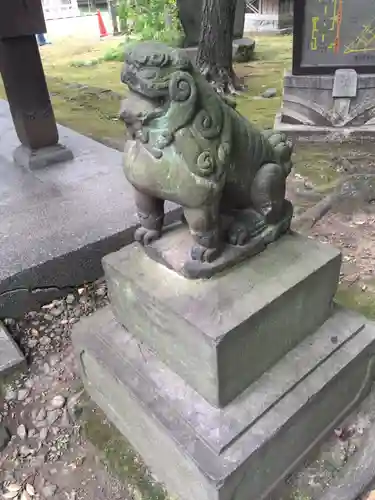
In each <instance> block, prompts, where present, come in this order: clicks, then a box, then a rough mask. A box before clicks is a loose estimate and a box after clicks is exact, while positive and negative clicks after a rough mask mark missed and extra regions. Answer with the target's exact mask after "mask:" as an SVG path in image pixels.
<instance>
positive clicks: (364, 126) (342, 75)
mask: <svg viewBox="0 0 375 500" xmlns="http://www.w3.org/2000/svg"><path fill="white" fill-rule="evenodd" d="M275 127H276V128H277V129H278V130H282V131H285V132H290V133H297V134H307V135H322V136H324V137H326V136H327V135H330V134H331V135H332V134H334V135H336V136H337V137H341V138H345V137H348V136H356V135H359V136H362V137H363V136H366V135H370V136H371V135H373V134H374V133H375V75H366V74H357V73H356V72H355V71H354V70H337V71H336V73H335V75H293V74H291V73H286V75H285V77H284V94H283V102H282V108H281V111H280V113H279V114H278V115H277V117H276V121H275Z"/></svg>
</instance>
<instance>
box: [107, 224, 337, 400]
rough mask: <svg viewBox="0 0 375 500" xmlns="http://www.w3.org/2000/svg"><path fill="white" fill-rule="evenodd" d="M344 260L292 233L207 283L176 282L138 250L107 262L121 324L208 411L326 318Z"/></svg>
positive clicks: (134, 248)
mask: <svg viewBox="0 0 375 500" xmlns="http://www.w3.org/2000/svg"><path fill="white" fill-rule="evenodd" d="M172 250H173V249H172ZM340 263H341V257H340V253H339V251H337V250H335V249H333V248H331V247H329V246H327V245H323V244H320V243H318V242H316V241H312V240H309V239H307V238H304V237H301V236H299V235H296V234H291V235H285V236H283V237H282V238H281V239H280V240H279V241H278V242H276V243H274V244H272V245H270V246H268V247H267V249H266V250H265V251H264V252H262V253H261V254H259V255H258V256H256V257H254V258H253V259H250V261H246V262H243V263H242V264H239V265H237V266H236V267H234V268H233V269H231V270H230V271H229V272H228V271H227V272H226V273H223V274H220V275H217V276H216V277H215V278H213V279H210V280H207V281H202V280H201V281H192V280H186V279H184V278H182V277H181V276H179V275H178V274H176V273H175V272H173V271H170V270H168V269H166V268H165V267H164V266H162V265H161V264H158V263H157V262H155V261H153V260H152V259H150V258H149V257H148V256H147V255H145V253H144V252H143V249H142V248H141V247H139V246H138V245H137V244H134V245H132V246H128V247H127V248H124V249H122V250H120V251H119V252H117V253H115V254H111V255H108V256H106V257H105V258H104V260H103V265H104V269H105V273H106V277H107V281H108V287H109V294H110V299H111V303H112V306H113V308H114V311H115V315H116V317H117V318H118V320H119V321H120V322H121V323H122V324H123V325H124V326H125V327H126V328H127V330H129V331H130V332H132V334H134V335H135V336H136V337H137V338H138V339H139V340H140V341H141V342H144V343H145V344H146V345H148V346H149V347H151V348H152V349H153V350H154V351H155V352H156V353H157V354H158V355H159V356H160V358H161V359H162V360H163V361H164V362H165V363H166V364H167V365H168V366H170V367H171V368H172V369H173V370H175V371H176V372H177V373H178V374H179V375H180V376H181V377H182V378H184V379H185V380H186V381H187V382H188V383H189V384H190V385H191V386H192V387H194V388H195V389H196V391H197V392H198V393H200V394H201V395H202V396H204V397H205V398H206V399H207V400H208V401H210V402H211V403H212V404H214V405H224V404H226V403H228V402H229V401H231V400H232V399H233V398H234V397H236V396H237V395H238V394H239V393H240V392H241V391H242V390H244V389H245V388H246V387H247V386H248V385H249V384H250V383H251V382H253V381H254V380H256V379H257V378H258V377H259V376H260V375H261V374H262V373H263V372H264V371H266V370H267V369H268V368H269V367H270V366H271V365H272V364H273V363H275V362H276V361H277V360H278V359H280V358H281V357H282V356H283V355H284V354H285V353H286V352H287V351H289V350H290V349H291V348H292V347H294V346H295V345H296V344H297V343H298V342H300V341H301V340H302V339H303V338H305V337H306V336H307V335H309V334H310V333H312V332H313V331H315V330H316V328H318V327H319V326H320V325H321V324H322V323H323V322H324V321H325V320H326V319H327V317H328V316H329V314H330V312H331V300H332V297H333V295H334V293H335V292H336V288H337V284H338V279H339V273H340Z"/></svg>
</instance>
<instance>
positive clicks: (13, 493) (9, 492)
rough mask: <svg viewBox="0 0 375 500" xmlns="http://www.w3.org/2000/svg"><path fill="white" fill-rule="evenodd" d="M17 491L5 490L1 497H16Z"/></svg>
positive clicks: (8, 498) (8, 499)
mask: <svg viewBox="0 0 375 500" xmlns="http://www.w3.org/2000/svg"><path fill="white" fill-rule="evenodd" d="M18 493H19V490H18V491H7V492H6V493H4V494H3V498H6V499H7V500H10V499H11V498H16V497H18Z"/></svg>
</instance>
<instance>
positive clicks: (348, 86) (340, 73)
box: [332, 69, 358, 99]
mask: <svg viewBox="0 0 375 500" xmlns="http://www.w3.org/2000/svg"><path fill="white" fill-rule="evenodd" d="M357 84H358V75H357V72H356V71H355V70H354V69H338V70H337V71H336V72H335V76H334V79H333V90H332V97H333V98H334V99H335V98H343V97H344V98H352V97H356V95H357Z"/></svg>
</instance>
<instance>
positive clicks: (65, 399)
mask: <svg viewBox="0 0 375 500" xmlns="http://www.w3.org/2000/svg"><path fill="white" fill-rule="evenodd" d="M107 303H108V299H107V291H106V287H105V284H104V282H103V281H99V282H97V283H95V284H93V285H90V286H86V287H82V288H80V289H78V290H77V293H76V294H75V295H68V296H67V297H66V299H64V300H58V301H54V302H53V303H51V304H48V305H46V306H44V307H43V309H42V310H41V311H40V312H29V313H27V314H26V315H25V317H24V318H23V319H22V320H21V321H14V320H7V321H6V322H5V323H6V324H7V326H8V328H9V330H10V331H11V333H12V334H13V336H14V338H15V339H17V340H18V342H19V344H20V346H21V348H22V350H23V351H24V353H25V354H26V356H27V359H28V361H29V363H30V369H29V370H28V372H27V373H25V374H24V375H22V376H21V377H19V378H18V379H17V380H16V381H15V382H14V383H13V384H12V385H8V386H6V387H4V388H3V395H2V399H3V401H2V404H1V406H0V407H2V408H3V411H2V412H1V416H0V419H1V421H2V423H3V424H4V425H5V426H6V428H7V430H8V432H9V434H10V436H11V439H10V442H9V443H7V446H6V447H5V449H3V451H2V453H1V454H0V489H2V491H3V493H4V494H5V496H4V498H18V499H21V500H29V499H30V498H34V499H48V498H54V499H56V500H80V499H94V498H95V500H96V499H99V500H101V499H103V500H107V499H109V498H110V499H125V498H129V495H128V492H127V490H126V488H125V486H124V485H121V484H120V483H119V482H118V481H117V480H116V479H115V478H113V477H111V475H110V474H109V473H108V471H107V470H106V469H105V467H104V466H103V465H102V463H101V461H100V459H99V457H98V456H97V452H96V450H95V449H94V448H93V447H92V446H91V445H90V443H88V442H87V441H86V440H85V438H84V436H83V435H82V431H81V425H80V422H79V420H78V419H77V415H76V411H77V405H78V403H79V401H80V399H81V398H82V396H83V390H82V385H81V381H80V379H79V375H78V367H77V366H76V362H75V356H74V353H73V350H72V346H71V343H70V332H71V328H72V326H73V325H74V323H76V322H77V321H79V318H80V317H82V316H85V315H88V314H91V313H92V312H94V311H95V310H96V309H97V308H99V307H103V306H104V305H106V304H107ZM2 438H3V439H2ZM2 438H1V436H0V450H1V449H2V446H1V445H2V444H3V446H5V444H6V442H7V441H8V438H7V436H4V435H3V437H2ZM2 441H3V442H2ZM9 489H10V491H9ZM12 495H13V496H12Z"/></svg>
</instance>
